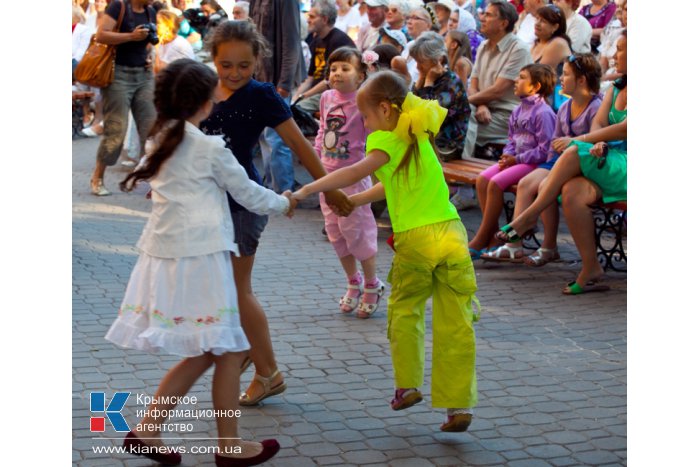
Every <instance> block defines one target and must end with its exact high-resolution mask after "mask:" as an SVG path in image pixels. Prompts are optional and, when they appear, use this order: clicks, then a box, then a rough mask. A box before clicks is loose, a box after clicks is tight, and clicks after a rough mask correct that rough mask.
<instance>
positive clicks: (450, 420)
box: [440, 413, 472, 433]
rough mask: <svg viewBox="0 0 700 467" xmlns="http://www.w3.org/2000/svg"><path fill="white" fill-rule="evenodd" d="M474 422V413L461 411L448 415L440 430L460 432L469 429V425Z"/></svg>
mask: <svg viewBox="0 0 700 467" xmlns="http://www.w3.org/2000/svg"><path fill="white" fill-rule="evenodd" d="M471 423H472V414H470V413H460V414H456V415H448V416H447V421H446V422H445V423H443V424H442V425H440V431H446V432H448V433H459V432H463V431H467V428H469V425H471Z"/></svg>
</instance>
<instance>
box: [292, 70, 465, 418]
mask: <svg viewBox="0 0 700 467" xmlns="http://www.w3.org/2000/svg"><path fill="white" fill-rule="evenodd" d="M357 105H358V109H359V111H360V113H361V114H362V117H363V119H364V121H365V126H366V127H367V128H368V129H369V130H370V131H372V133H371V134H370V135H369V137H368V138H367V157H366V158H365V159H363V160H362V161H360V162H357V163H356V164H354V165H352V166H349V167H346V168H343V169H340V170H337V171H335V172H333V173H332V174H329V175H327V176H325V177H323V178H321V179H318V180H316V181H315V182H313V183H310V184H309V185H306V186H304V187H303V188H301V189H300V190H299V191H297V192H296V193H294V195H293V197H294V198H297V199H303V198H305V197H306V196H308V195H310V194H313V193H317V192H321V191H327V190H329V189H333V188H342V187H344V186H347V185H351V184H352V183H355V182H356V181H357V180H360V179H361V178H363V177H366V176H367V175H369V174H371V173H375V175H376V176H377V178H378V179H379V183H377V184H376V185H374V186H373V187H372V188H370V189H369V190H367V191H364V192H362V193H358V194H356V195H353V196H351V197H350V200H351V201H352V202H353V203H354V204H355V205H357V206H360V205H364V204H367V203H370V202H373V201H378V200H380V199H384V198H385V197H386V200H387V206H388V208H389V216H390V217H391V221H392V226H393V229H394V249H395V250H396V255H395V257H394V261H393V264H392V267H391V271H390V272H389V277H388V279H389V282H390V283H391V284H392V290H391V296H390V297H389V300H388V337H389V342H390V344H391V358H392V362H393V366H394V379H395V385H396V392H395V396H394V399H393V400H392V402H391V406H392V408H393V409H394V410H401V409H405V408H408V407H410V406H412V405H414V404H416V403H418V402H420V401H421V400H422V394H421V393H420V391H419V390H418V388H419V387H420V386H421V385H422V384H423V366H424V361H425V348H424V334H425V316H424V315H425V303H426V301H427V300H428V298H429V297H430V296H431V295H432V297H433V341H434V345H433V376H432V403H433V406H434V407H440V408H446V409H447V421H446V422H445V423H443V424H442V426H441V427H440V429H441V430H442V431H465V430H466V429H467V428H468V426H469V423H470V422H471V417H472V412H471V408H472V407H474V406H475V405H476V403H477V391H476V371H475V361H476V346H475V339H474V330H473V327H472V323H473V322H474V321H476V320H478V317H479V316H478V311H477V312H476V313H475V312H474V311H473V310H474V306H473V305H475V307H476V309H477V310H478V309H479V302H478V300H477V299H476V296H475V293H476V278H475V275H474V268H473V266H472V262H471V258H470V256H469V250H468V248H467V232H466V230H465V229H464V225H462V222H461V220H460V218H459V215H458V214H457V210H456V209H455V208H454V206H453V205H452V204H451V203H450V202H449V192H448V188H447V184H446V183H445V180H444V178H443V175H442V168H441V166H440V163H439V161H438V158H437V156H436V155H435V151H434V149H433V145H432V142H431V140H432V137H433V136H434V135H435V134H437V132H438V130H439V128H440V125H441V124H442V121H443V120H444V119H445V115H446V114H447V111H446V110H445V109H443V108H442V107H440V106H439V105H438V103H437V101H426V100H423V99H420V98H418V97H416V96H414V95H413V94H411V93H410V92H408V89H407V87H406V83H405V81H404V80H403V78H401V77H400V76H399V75H397V74H395V73H393V72H390V71H384V72H379V73H375V74H374V75H372V76H371V77H370V78H369V79H368V80H367V81H366V82H365V84H364V85H363V86H362V87H361V88H360V90H359V92H358V94H357Z"/></svg>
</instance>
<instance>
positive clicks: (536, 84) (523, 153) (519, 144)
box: [469, 63, 557, 261]
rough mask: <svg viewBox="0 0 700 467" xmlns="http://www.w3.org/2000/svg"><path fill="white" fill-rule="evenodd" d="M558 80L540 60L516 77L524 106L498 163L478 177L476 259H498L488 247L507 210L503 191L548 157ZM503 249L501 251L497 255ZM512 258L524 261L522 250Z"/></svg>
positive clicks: (513, 120) (510, 128) (513, 122)
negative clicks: (550, 100) (480, 217)
mask: <svg viewBox="0 0 700 467" xmlns="http://www.w3.org/2000/svg"><path fill="white" fill-rule="evenodd" d="M555 81H556V75H555V74H554V71H553V70H552V68H551V67H549V66H548V65H541V64H539V63H533V64H530V65H526V66H524V67H523V68H522V70H520V76H519V77H518V79H516V80H515V95H516V96H518V97H519V98H520V105H519V106H518V107H516V108H515V110H513V113H512V114H511V116H510V120H509V121H508V144H507V145H506V146H505V148H503V155H502V156H501V158H500V160H499V161H498V164H497V165H493V166H491V167H489V168H488V169H486V170H484V171H483V172H481V173H480V174H479V177H478V178H477V180H476V193H477V197H478V199H479V206H480V207H481V212H482V213H483V220H482V221H481V225H480V226H479V230H478V231H477V232H476V235H474V238H472V241H471V242H469V252H470V254H471V256H472V259H475V258H479V257H481V258H486V259H494V255H489V254H488V253H489V252H488V251H487V250H486V249H487V247H489V246H493V245H495V244H496V241H495V240H494V238H493V235H494V234H495V233H496V231H497V230H498V218H499V216H500V215H501V211H502V210H503V193H504V192H505V191H506V190H508V188H509V187H510V186H511V185H513V184H516V183H518V181H519V180H520V179H521V178H523V177H524V176H525V175H527V174H529V173H530V172H532V171H533V170H535V169H536V168H537V166H538V165H539V164H541V163H543V162H544V161H545V160H547V153H548V152H549V144H550V140H551V139H552V134H553V133H554V126H555V124H556V118H557V116H556V115H555V114H554V111H553V110H552V108H551V107H550V105H549V103H548V102H547V97H548V96H549V95H551V94H552V92H553V91H554V83H555ZM503 252H504V250H499V251H498V253H497V254H499V255H500V254H501V253H503ZM491 253H493V252H491ZM506 253H507V254H508V253H509V252H506ZM509 259H510V260H511V261H514V260H516V259H519V260H520V261H522V253H520V256H519V257H518V258H515V257H513V256H512V255H511V257H510V258H509Z"/></svg>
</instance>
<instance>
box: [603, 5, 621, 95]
mask: <svg viewBox="0 0 700 467" xmlns="http://www.w3.org/2000/svg"><path fill="white" fill-rule="evenodd" d="M616 16H617V18H615V19H614V20H612V21H610V22H609V23H608V25H607V26H605V29H604V30H603V34H602V35H601V37H600V46H599V47H598V52H599V53H600V56H599V58H598V60H599V61H600V67H601V68H602V70H603V78H602V79H601V83H600V88H601V90H602V91H603V92H605V91H607V90H608V88H609V87H610V86H612V83H613V81H615V80H616V79H618V78H620V77H621V76H622V73H619V72H618V71H617V69H616V68H615V54H616V53H617V41H618V39H619V38H620V36H621V35H622V30H623V29H625V28H626V27H627V0H622V2H620V6H619V7H618V9H617V11H616Z"/></svg>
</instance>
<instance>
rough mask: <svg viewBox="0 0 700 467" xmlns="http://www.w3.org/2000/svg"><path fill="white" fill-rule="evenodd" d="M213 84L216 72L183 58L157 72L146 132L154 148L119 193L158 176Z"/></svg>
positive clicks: (209, 97)
mask: <svg viewBox="0 0 700 467" xmlns="http://www.w3.org/2000/svg"><path fill="white" fill-rule="evenodd" d="M216 83H217V77H216V73H214V71H213V70H212V69H211V68H209V67H208V66H206V65H204V64H202V63H199V62H196V61H194V60H190V59H187V58H183V59H180V60H175V61H174V62H172V63H171V64H170V65H168V66H167V67H166V68H165V69H163V70H162V71H161V72H160V73H158V76H156V88H155V92H154V98H153V101H154V104H155V107H156V111H157V112H158V116H157V118H156V122H155V124H154V125H153V128H152V129H151V131H150V133H149V137H154V139H156V140H157V141H156V144H157V145H158V146H157V147H156V149H155V150H154V151H153V152H152V153H151V154H149V155H148V156H147V157H146V162H145V164H144V166H143V167H141V168H139V169H137V170H135V171H133V172H132V173H130V174H129V175H127V177H126V178H125V179H124V180H122V182H121V183H120V184H119V188H120V189H121V190H122V191H131V190H133V189H134V185H135V184H136V182H138V181H139V180H148V179H150V178H152V177H154V176H155V175H156V174H157V173H158V170H159V169H160V167H161V166H162V165H163V163H164V162H165V161H167V160H168V159H169V158H170V156H172V154H173V152H175V149H177V147H178V145H179V144H180V143H181V142H182V139H183V138H184V137H185V120H187V119H188V118H190V117H192V116H193V115H195V114H196V113H197V112H198V111H199V110H200V109H201V108H202V106H204V104H206V102H207V100H209V99H211V97H212V94H213V93H214V88H215V87H216Z"/></svg>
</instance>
